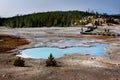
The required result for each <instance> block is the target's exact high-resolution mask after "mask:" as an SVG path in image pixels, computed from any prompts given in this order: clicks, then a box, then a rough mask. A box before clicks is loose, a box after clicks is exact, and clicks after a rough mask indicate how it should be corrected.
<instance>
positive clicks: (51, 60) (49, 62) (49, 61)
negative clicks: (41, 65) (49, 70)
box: [46, 54, 57, 66]
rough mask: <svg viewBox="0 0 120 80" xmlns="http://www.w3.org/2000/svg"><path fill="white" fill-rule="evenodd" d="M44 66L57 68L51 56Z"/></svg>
mask: <svg viewBox="0 0 120 80" xmlns="http://www.w3.org/2000/svg"><path fill="white" fill-rule="evenodd" d="M46 66H57V62H56V60H55V59H54V57H53V55H52V54H50V56H49V57H48V59H47V61H46Z"/></svg>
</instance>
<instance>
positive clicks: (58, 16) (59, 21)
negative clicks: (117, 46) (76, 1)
mask: <svg viewBox="0 0 120 80" xmlns="http://www.w3.org/2000/svg"><path fill="white" fill-rule="evenodd" d="M96 18H104V19H107V20H108V23H109V22H110V23H111V22H113V20H112V18H111V17H110V16H108V15H107V14H99V13H97V12H96V13H94V12H83V11H54V12H42V13H33V14H28V15H17V16H14V17H10V18H1V19H0V25H1V26H9V27H12V28H15V27H44V26H47V27H51V26H58V27H68V26H80V25H86V24H88V23H92V21H93V20H94V19H96ZM106 22H107V21H106Z"/></svg>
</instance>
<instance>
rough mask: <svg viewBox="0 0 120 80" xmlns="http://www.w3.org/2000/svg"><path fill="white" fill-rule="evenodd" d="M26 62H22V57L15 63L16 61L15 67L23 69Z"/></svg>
mask: <svg viewBox="0 0 120 80" xmlns="http://www.w3.org/2000/svg"><path fill="white" fill-rule="evenodd" d="M24 63H25V61H24V60H22V59H21V58H20V57H18V59H16V60H15V61H14V64H13V65H14V66H19V67H23V66H24V65H25V64H24Z"/></svg>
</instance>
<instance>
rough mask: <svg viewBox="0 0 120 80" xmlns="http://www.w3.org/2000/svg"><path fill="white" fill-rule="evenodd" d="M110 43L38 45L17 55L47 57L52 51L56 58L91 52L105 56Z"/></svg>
mask: <svg viewBox="0 0 120 80" xmlns="http://www.w3.org/2000/svg"><path fill="white" fill-rule="evenodd" d="M107 45H108V44H100V43H95V44H94V45H93V46H92V47H69V48H64V49H61V48H56V47H38V48H31V49H25V50H22V52H21V53H22V54H21V55H17V56H20V57H24V58H36V59H37V58H43V59H47V58H48V56H49V55H50V53H52V54H53V56H54V57H55V58H59V57H61V56H63V55H64V54H73V53H78V54H90V55H97V56H104V55H106V52H105V50H104V48H105V47H106V46H107Z"/></svg>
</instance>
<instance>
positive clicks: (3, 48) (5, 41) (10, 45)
mask: <svg viewBox="0 0 120 80" xmlns="http://www.w3.org/2000/svg"><path fill="white" fill-rule="evenodd" d="M0 39H1V40H2V41H0V52H7V51H9V50H12V49H15V48H16V47H18V46H21V45H25V44H29V41H27V40H26V39H22V38H19V37H16V36H12V35H5V34H0Z"/></svg>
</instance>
